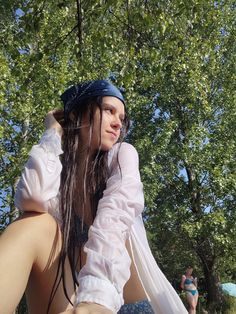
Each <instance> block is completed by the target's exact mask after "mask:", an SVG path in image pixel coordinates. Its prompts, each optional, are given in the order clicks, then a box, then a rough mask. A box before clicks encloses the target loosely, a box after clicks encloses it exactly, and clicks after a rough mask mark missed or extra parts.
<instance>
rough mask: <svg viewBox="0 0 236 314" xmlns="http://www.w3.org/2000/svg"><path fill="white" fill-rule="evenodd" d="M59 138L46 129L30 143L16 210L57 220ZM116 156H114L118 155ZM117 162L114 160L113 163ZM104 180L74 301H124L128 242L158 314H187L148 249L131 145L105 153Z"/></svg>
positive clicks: (114, 308)
mask: <svg viewBox="0 0 236 314" xmlns="http://www.w3.org/2000/svg"><path fill="white" fill-rule="evenodd" d="M62 153H63V151H62V150H61V138H60V136H59V135H58V133H57V132H56V130H55V129H51V130H47V131H46V132H45V133H44V134H43V136H42V138H41V140H40V143H39V144H38V145H34V146H33V148H32V149H31V151H30V153H29V159H28V161H27V163H26V165H25V167H24V170H23V172H22V175H21V178H20V181H19V183H18V185H17V189H16V194H15V205H16V207H17V208H18V209H19V210H21V211H38V212H49V213H50V214H52V215H53V216H54V217H55V218H56V219H57V220H58V221H60V213H59V206H58V205H59V203H58V193H59V187H60V174H61V170H62V165H61V162H60V158H59V156H60V154H62ZM117 155H118V158H117ZM118 160H119V164H118V162H117V161H118ZM108 166H109V169H110V175H109V179H108V181H107V185H106V189H105V191H104V193H103V197H102V198H101V199H100V201H99V204H98V209H97V214H96V218H95V220H94V222H93V224H92V226H91V227H90V228H89V236H88V241H87V242H86V244H85V247H84V250H85V252H86V254H87V258H86V264H85V265H84V267H83V268H82V269H81V271H80V272H79V274H78V281H79V288H78V292H77V298H76V304H79V303H80V302H82V301H84V302H94V303H98V304H101V305H104V306H105V307H107V308H109V309H110V310H112V311H113V312H114V313H117V312H118V310H119V309H120V307H121V306H122V305H123V304H124V299H123V288H124V285H125V283H126V282H127V281H128V279H129V277H130V264H131V259H130V256H129V254H128V252H127V249H126V246H125V242H126V240H128V241H129V243H130V246H131V253H132V258H133V260H134V263H135V266H136V269H137V272H138V274H139V279H140V281H141V283H142V285H143V288H144V290H145V292H146V294H147V296H148V299H149V300H150V302H151V305H152V307H153V310H154V312H155V313H158V314H185V313H186V314H187V310H186V309H185V307H184V305H183V303H182V302H181V300H180V298H179V297H178V295H177V293H176V292H175V290H174V289H173V287H172V286H171V284H170V283H169V282H168V280H167V279H166V277H165V276H164V275H163V273H162V272H161V270H160V269H159V267H158V266H157V264H156V262H155V259H154V257H153V255H152V253H151V250H150V247H149V244H148V241H147V238H146V232H145V228H144V225H143V221H142V216H141V213H142V211H143V208H144V197H143V185H142V183H141V180H140V174H139V160H138V154H137V151H136V150H135V148H134V147H133V146H132V145H130V144H128V143H125V142H124V143H122V144H121V145H120V144H119V143H117V144H115V145H114V146H113V148H112V149H111V150H110V152H109V158H108Z"/></svg>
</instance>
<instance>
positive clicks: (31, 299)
mask: <svg viewBox="0 0 236 314" xmlns="http://www.w3.org/2000/svg"><path fill="white" fill-rule="evenodd" d="M44 218H46V219H45V220H46V221H45V223H46V224H47V226H45V230H44V232H45V234H44V236H43V240H42V241H40V239H39V243H38V249H39V251H38V254H37V259H36V260H35V261H34V263H33V266H32V270H31V273H30V277H29V280H28V284H27V288H26V298H27V304H28V310H29V313H32V314H42V313H45V314H46V312H47V307H48V304H49V301H50V296H51V293H52V289H53V286H54V284H55V285H57V284H58V283H59V284H58V286H57V289H56V290H55V295H54V297H53V299H52V301H51V305H50V311H49V313H50V314H54V313H59V312H61V311H65V310H68V309H71V308H72V305H71V304H70V302H69V300H68V299H67V297H66V296H65V292H64V287H63V281H62V280H60V279H61V268H58V267H59V259H60V252H61V245H62V240H61V231H60V227H59V225H58V224H57V222H56V221H55V220H54V218H53V217H52V216H50V215H48V214H47V217H44ZM64 267H65V268H64V271H65V289H66V293H67V294H68V297H69V299H70V301H71V302H73V301H74V285H73V279H72V275H71V271H70V265H69V262H68V259H66V261H65V266H64Z"/></svg>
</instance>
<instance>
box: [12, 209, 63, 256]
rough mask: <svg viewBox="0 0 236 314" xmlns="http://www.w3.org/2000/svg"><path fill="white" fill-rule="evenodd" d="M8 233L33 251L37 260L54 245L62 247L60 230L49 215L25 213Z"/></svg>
mask: <svg viewBox="0 0 236 314" xmlns="http://www.w3.org/2000/svg"><path fill="white" fill-rule="evenodd" d="M6 232H8V234H9V236H10V237H14V238H15V239H18V240H19V242H20V243H21V245H22V246H25V247H26V248H27V250H28V251H31V252H32V254H33V255H34V256H35V259H37V258H38V256H40V255H41V254H42V252H43V253H45V254H46V253H47V251H49V250H50V248H51V247H52V245H53V244H56V245H57V246H58V245H59V246H60V238H61V237H60V229H59V227H58V224H57V222H56V221H55V219H54V218H53V217H52V216H51V215H50V214H48V213H35V212H27V213H24V214H23V215H22V216H21V217H19V218H18V219H17V220H15V221H14V222H13V223H12V224H11V225H9V226H8V227H7V230H6Z"/></svg>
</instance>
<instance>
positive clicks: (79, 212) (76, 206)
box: [47, 97, 129, 313]
mask: <svg viewBox="0 0 236 314" xmlns="http://www.w3.org/2000/svg"><path fill="white" fill-rule="evenodd" d="M97 108H99V110H100V137H99V138H100V143H99V147H100V146H101V123H102V97H93V98H89V99H86V100H84V101H83V102H82V103H79V104H78V105H77V106H76V108H75V109H73V112H68V113H67V114H66V116H64V122H63V139H62V142H63V144H62V148H63V151H64V154H63V155H62V160H61V161H62V173H61V185H60V200H59V207H60V212H61V215H62V226H61V231H62V248H61V254H60V258H59V265H58V270H57V274H56V278H55V281H54V285H53V288H52V292H51V295H50V299H49V304H48V310H47V313H48V312H49V309H50V306H51V303H52V301H53V298H54V296H55V294H56V291H57V288H58V286H59V284H60V282H61V281H62V283H63V289H64V293H65V296H66V298H67V299H68V301H69V302H70V303H71V301H70V298H69V296H68V293H67V289H66V284H65V282H66V280H65V261H66V258H67V257H68V259H69V263H70V268H71V273H72V278H73V283H74V289H76V286H78V285H79V283H78V281H77V274H76V267H77V265H78V263H79V268H81V266H82V265H81V251H82V248H83V245H84V243H85V242H86V240H87V239H85V238H84V231H85V229H86V228H88V226H86V219H87V217H89V218H90V222H91V223H92V222H93V220H94V218H95V216H96V212H97V206H98V201H99V200H100V198H102V195H103V191H104V190H105V188H106V182H107V179H108V176H109V169H108V152H107V151H102V150H101V148H99V149H98V150H97V152H96V154H95V155H94V156H93V158H92V159H91V158H90V156H91V149H92V147H91V139H92V134H93V126H94V115H95V111H96V110H97ZM85 115H86V116H87V117H88V120H89V131H88V133H89V143H88V145H87V146H86V148H85V149H86V151H82V152H81V142H80V139H81V137H80V136H81V129H82V128H83V124H82V121H83V117H84V116H85ZM128 128H129V119H128V117H127V113H126V114H125V119H124V121H123V127H122V130H121V136H120V141H122V140H123V138H124V136H125V134H126V133H127V131H128Z"/></svg>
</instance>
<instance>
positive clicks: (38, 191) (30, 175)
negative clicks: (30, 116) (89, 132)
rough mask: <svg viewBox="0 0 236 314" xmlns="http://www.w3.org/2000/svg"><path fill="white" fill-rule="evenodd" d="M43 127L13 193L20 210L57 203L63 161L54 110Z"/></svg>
mask: <svg viewBox="0 0 236 314" xmlns="http://www.w3.org/2000/svg"><path fill="white" fill-rule="evenodd" d="M45 125H46V128H47V129H46V131H45V132H44V134H43V136H42V138H41V140H40V142H39V144H38V145H34V146H33V147H32V149H31V151H30V153H29V159H28V161H27V162H26V164H25V167H24V170H23V172H22V175H21V178H20V180H19V182H18V185H17V188H16V193H15V205H16V207H17V208H18V209H20V210H22V211H36V212H45V211H50V210H51V209H53V210H54V209H55V208H56V207H57V203H58V199H57V195H58V191H59V186H60V173H61V169H62V165H61V162H60V159H59V155H60V154H62V153H63V151H62V150H61V133H62V130H61V127H60V124H59V123H58V122H57V121H56V119H55V118H54V111H52V112H50V113H49V114H48V115H47V117H46V119H45Z"/></svg>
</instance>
